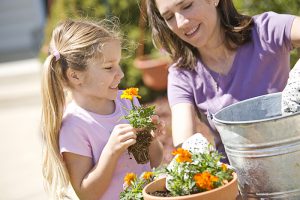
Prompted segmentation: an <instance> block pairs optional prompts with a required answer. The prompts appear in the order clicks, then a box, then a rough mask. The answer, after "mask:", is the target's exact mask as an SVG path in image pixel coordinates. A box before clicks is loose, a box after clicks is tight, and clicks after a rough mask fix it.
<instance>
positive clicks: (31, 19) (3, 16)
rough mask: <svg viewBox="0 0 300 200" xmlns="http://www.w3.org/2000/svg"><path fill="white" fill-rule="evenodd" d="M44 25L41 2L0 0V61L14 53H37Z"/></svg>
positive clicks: (36, 0) (42, 2)
mask: <svg viewBox="0 0 300 200" xmlns="http://www.w3.org/2000/svg"><path fill="white" fill-rule="evenodd" d="M44 23H45V8H44V1H43V0H0V61H1V59H2V58H3V59H5V58H4V57H5V56H9V55H11V54H14V53H15V54H18V53H22V52H23V53H24V54H26V52H27V53H29V52H32V53H37V52H38V48H39V46H40V45H41V41H42V37H43V29H44Z"/></svg>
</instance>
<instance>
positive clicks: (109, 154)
mask: <svg viewBox="0 0 300 200" xmlns="http://www.w3.org/2000/svg"><path fill="white" fill-rule="evenodd" d="M135 142H136V134H135V132H134V129H133V127H132V126H130V125H129V124H119V125H117V126H116V127H115V128H114V130H113V132H112V134H111V137H110V138H109V140H108V142H107V144H106V146H105V147H104V149H103V151H102V153H101V156H100V158H99V160H98V162H97V163H96V165H95V166H93V162H92V159H91V158H89V157H86V156H81V155H77V154H73V153H63V158H64V161H65V163H66V167H67V170H68V173H69V176H70V181H71V184H72V186H73V188H74V190H75V192H76V194H77V196H78V197H79V198H80V199H88V200H93V199H95V200H96V199H99V198H100V197H101V196H102V195H103V194H104V193H105V191H106V190H107V188H108V186H109V184H110V182H111V179H112V177H113V174H114V171H115V167H116V165H117V162H118V159H119V157H120V155H121V154H122V153H123V152H124V151H125V150H126V149H127V148H128V147H129V146H130V145H132V144H134V143H135Z"/></svg>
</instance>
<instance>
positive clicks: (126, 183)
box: [124, 173, 136, 186]
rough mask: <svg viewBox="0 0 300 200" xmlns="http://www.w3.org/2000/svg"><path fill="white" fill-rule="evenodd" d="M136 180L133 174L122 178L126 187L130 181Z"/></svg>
mask: <svg viewBox="0 0 300 200" xmlns="http://www.w3.org/2000/svg"><path fill="white" fill-rule="evenodd" d="M135 179H136V175H135V174H134V173H127V174H126V176H125V177H124V184H125V185H127V186H130V185H131V181H134V180H135Z"/></svg>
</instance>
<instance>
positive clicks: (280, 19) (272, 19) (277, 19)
mask: <svg viewBox="0 0 300 200" xmlns="http://www.w3.org/2000/svg"><path fill="white" fill-rule="evenodd" d="M294 17H295V16H293V15H290V14H279V13H276V12H273V11H268V12H264V13H261V14H258V15H254V16H253V21H254V24H255V25H256V26H261V25H266V26H276V25H277V24H282V23H286V20H289V19H290V20H291V19H293V18H294Z"/></svg>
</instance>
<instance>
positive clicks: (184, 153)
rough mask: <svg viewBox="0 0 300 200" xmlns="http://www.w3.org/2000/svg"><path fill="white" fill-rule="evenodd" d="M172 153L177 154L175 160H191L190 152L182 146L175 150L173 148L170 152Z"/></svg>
mask: <svg viewBox="0 0 300 200" xmlns="http://www.w3.org/2000/svg"><path fill="white" fill-rule="evenodd" d="M172 154H173V155H174V156H175V155H177V157H176V161H177V162H179V163H180V162H192V159H191V157H192V154H191V153H190V152H189V151H188V150H185V149H183V148H178V149H176V150H174V151H173V152H172Z"/></svg>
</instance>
